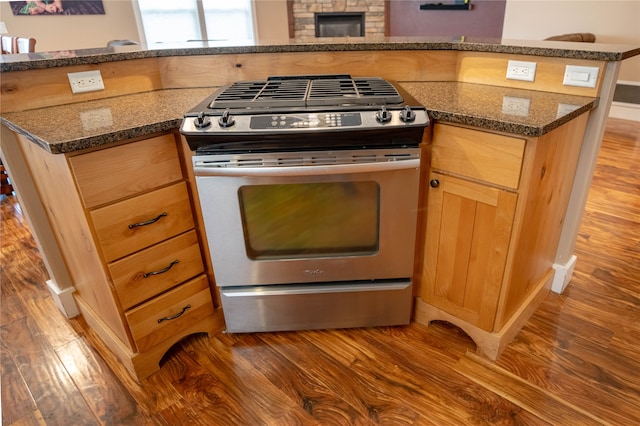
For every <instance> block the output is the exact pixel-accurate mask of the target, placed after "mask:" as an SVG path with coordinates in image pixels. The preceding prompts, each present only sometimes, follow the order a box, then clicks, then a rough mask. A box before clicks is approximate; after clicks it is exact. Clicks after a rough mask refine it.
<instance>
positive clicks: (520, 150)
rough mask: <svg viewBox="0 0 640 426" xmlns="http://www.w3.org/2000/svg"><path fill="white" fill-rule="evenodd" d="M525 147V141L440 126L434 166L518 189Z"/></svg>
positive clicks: (436, 132)
mask: <svg viewBox="0 0 640 426" xmlns="http://www.w3.org/2000/svg"><path fill="white" fill-rule="evenodd" d="M524 148H525V140H524V139H518V138H513V137H509V136H503V135H496V134H493V133H487V132H482V131H478V130H472V129H466V128H462V127H455V126H449V125H446V124H440V123H437V124H435V126H434V133H433V151H432V152H433V154H432V158H431V166H432V168H433V169H436V170H443V171H447V172H451V173H455V174H458V175H461V176H467V177H470V178H473V179H478V180H482V181H485V182H489V183H493V184H496V185H500V186H504V187H507V188H514V189H516V188H518V185H519V183H520V169H521V168H522V159H523V157H524Z"/></svg>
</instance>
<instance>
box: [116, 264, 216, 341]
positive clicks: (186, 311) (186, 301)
mask: <svg viewBox="0 0 640 426" xmlns="http://www.w3.org/2000/svg"><path fill="white" fill-rule="evenodd" d="M212 314H213V301H212V300H211V291H210V289H209V283H208V281H207V277H206V276H204V275H202V276H200V277H198V278H195V279H193V280H191V281H189V282H187V283H185V284H183V285H181V286H179V287H177V288H175V289H173V290H170V291H169V292H167V293H164V294H162V295H160V296H158V297H156V298H155V299H153V300H151V301H149V302H147V303H145V304H143V305H140V306H139V307H137V308H134V309H132V310H130V311H129V312H127V314H126V316H127V321H128V322H129V326H130V327H131V333H132V334H133V338H134V340H135V342H136V345H137V346H138V350H139V351H140V352H144V351H147V350H149V349H151V348H153V347H154V346H156V345H158V344H160V343H161V342H162V341H163V340H165V339H168V338H170V337H171V336H173V335H176V334H179V333H180V332H181V331H182V330H184V329H186V328H188V327H189V326H190V325H191V324H194V323H197V322H199V321H201V320H202V319H204V318H205V317H207V316H210V315H212Z"/></svg>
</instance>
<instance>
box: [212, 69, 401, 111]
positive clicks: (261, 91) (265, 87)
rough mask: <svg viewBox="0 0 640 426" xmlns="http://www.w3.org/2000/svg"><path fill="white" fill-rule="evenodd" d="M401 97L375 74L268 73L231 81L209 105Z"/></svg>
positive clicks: (369, 101) (376, 101) (368, 101)
mask: <svg viewBox="0 0 640 426" xmlns="http://www.w3.org/2000/svg"><path fill="white" fill-rule="evenodd" d="M402 101H403V99H402V96H400V94H399V93H398V91H397V90H396V89H395V87H393V85H392V84H391V83H389V82H388V81H386V80H383V79H381V78H377V77H374V78H351V77H350V76H344V75H340V76H319V77H270V78H269V79H268V80H266V81H240V82H236V83H233V84H232V85H231V86H228V87H226V88H224V89H222V90H221V91H220V92H219V93H218V94H217V95H216V96H215V97H214V100H213V101H212V102H211V104H210V105H209V107H210V108H214V109H215V108H219V109H223V108H265V107H267V108H268V107H307V106H343V105H391V104H398V103H401V102H402Z"/></svg>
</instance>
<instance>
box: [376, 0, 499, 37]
mask: <svg viewBox="0 0 640 426" xmlns="http://www.w3.org/2000/svg"><path fill="white" fill-rule="evenodd" d="M506 1H507V0H471V10H420V5H421V4H424V3H449V2H452V0H419V1H413V0H391V1H390V4H389V6H390V7H389V15H390V17H389V26H390V28H389V35H391V36H435V37H438V36H446V37H459V36H465V37H476V38H477V37H485V38H497V39H499V38H500V37H501V36H502V21H503V19H504V9H505V3H506Z"/></svg>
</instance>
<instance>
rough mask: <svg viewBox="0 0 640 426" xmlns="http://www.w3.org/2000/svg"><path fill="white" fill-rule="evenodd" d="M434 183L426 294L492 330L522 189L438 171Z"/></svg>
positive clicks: (429, 209)
mask: <svg viewBox="0 0 640 426" xmlns="http://www.w3.org/2000/svg"><path fill="white" fill-rule="evenodd" d="M429 184H430V188H429V198H428V207H427V232H426V235H427V241H426V245H425V269H424V276H423V290H422V291H423V294H422V298H423V299H424V300H425V301H426V302H428V303H430V304H432V305H433V306H436V307H438V308H440V309H442V310H444V311H446V312H448V313H450V314H452V315H455V316H456V317H458V318H460V319H463V320H465V321H467V322H469V323H470V324H473V325H475V326H477V327H480V328H482V329H484V330H487V331H492V329H493V322H494V319H495V315H496V306H497V303H498V299H499V297H500V285H501V282H502V277H503V273H504V268H505V262H506V258H507V252H508V247H509V240H510V236H511V228H512V223H513V218H514V211H515V206H516V200H517V195H516V194H515V193H512V192H508V191H505V190H502V189H498V188H494V187H490V186H485V185H482V184H478V183H474V182H470V181H466V180H464V179H459V178H456V177H452V176H447V175H443V174H440V173H436V172H432V173H431V175H430V177H429Z"/></svg>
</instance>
